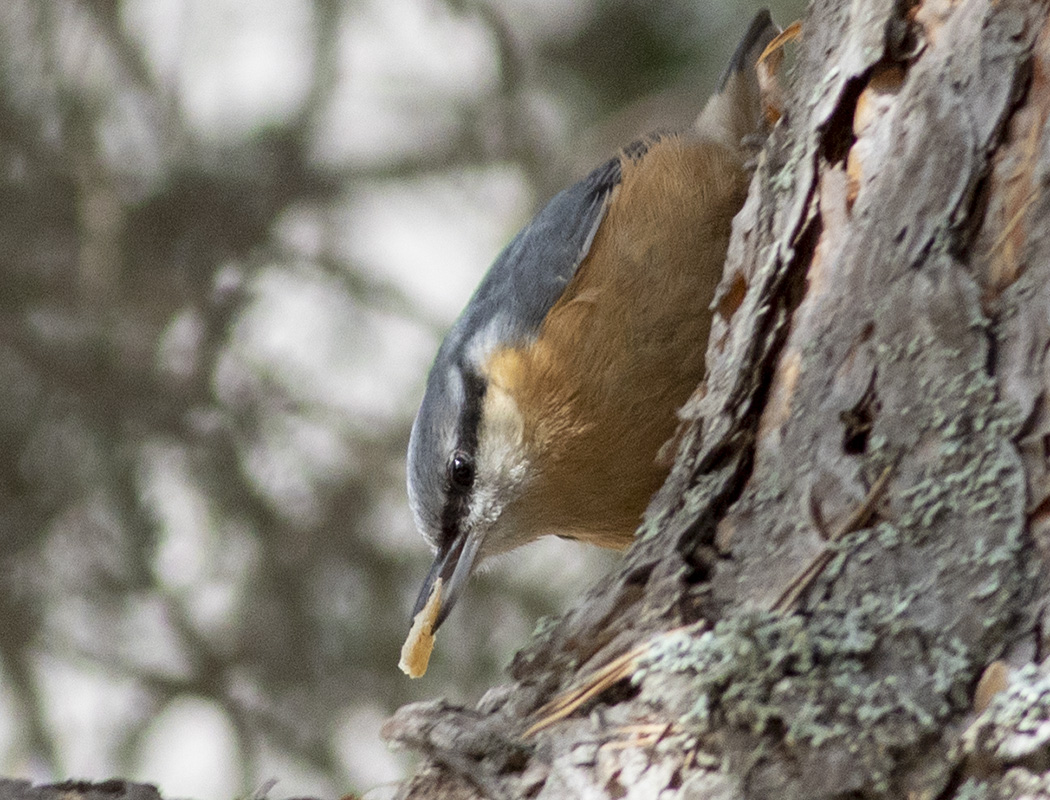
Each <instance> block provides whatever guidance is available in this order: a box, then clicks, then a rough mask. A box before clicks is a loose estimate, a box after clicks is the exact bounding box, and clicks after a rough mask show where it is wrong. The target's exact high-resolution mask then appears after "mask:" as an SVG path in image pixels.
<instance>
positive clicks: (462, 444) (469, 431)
mask: <svg viewBox="0 0 1050 800" xmlns="http://www.w3.org/2000/svg"><path fill="white" fill-rule="evenodd" d="M460 375H461V376H462V378H463V394H464V397H463V407H462V408H461V410H460V414H459V419H458V420H457V424H456V433H457V443H456V447H455V449H454V450H453V451H452V453H450V454H449V459H448V461H447V462H446V465H445V469H446V472H445V477H446V481H447V485H448V492H447V493H446V496H445V506H444V508H442V510H441V540H442V542H445V541H447V540H449V539H451V538H453V537H454V536H456V534H457V533H459V530H460V527H461V525H462V522H463V519H464V518H465V517H466V516H467V514H469V513H470V494H471V489H472V488H473V486H474V478H475V475H476V470H475V462H474V454H475V453H476V452H477V449H478V428H479V427H480V425H481V406H482V404H483V403H484V401H485V379H484V378H482V377H481V376H480V375H478V374H476V373H475V372H473V371H471V370H470V369H469V368H468V367H467V366H466V365H463V364H461V365H460ZM457 456H459V457H460V458H461V459H462V460H463V461H464V462H465V464H469V467H468V469H469V473H470V475H469V480H465V478H466V477H467V474H466V472H464V471H462V469H461V470H460V478H461V479H463V480H462V482H460V481H457V480H456V479H455V478H454V477H453V475H452V472H453V470H452V462H453V460H454V459H455V458H456V457H457Z"/></svg>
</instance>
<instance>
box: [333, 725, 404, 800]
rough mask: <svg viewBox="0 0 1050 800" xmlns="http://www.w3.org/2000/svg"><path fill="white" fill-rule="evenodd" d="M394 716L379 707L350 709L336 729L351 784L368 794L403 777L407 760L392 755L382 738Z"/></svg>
mask: <svg viewBox="0 0 1050 800" xmlns="http://www.w3.org/2000/svg"><path fill="white" fill-rule="evenodd" d="M389 716H390V713H389V712H388V711H387V710H386V709H383V708H380V707H379V706H374V705H363V706H359V707H357V708H353V709H349V710H348V711H347V712H346V715H345V716H344V717H343V719H342V721H341V722H340V723H339V724H338V727H337V728H336V731H335V735H334V739H335V744H334V749H335V753H336V756H337V757H338V758H339V761H340V762H341V763H342V765H343V768H344V769H345V770H346V771H347V773H348V774H349V775H350V782H351V784H352V785H353V786H354V787H355V788H356V789H358V790H359V791H367V790H369V789H372V788H373V787H376V786H379V785H380V784H384V783H390V782H392V781H396V780H397V779H398V778H400V777H401V776H402V774H403V773H404V769H405V761H406V759H405V758H403V757H399V756H397V755H395V754H394V753H392V752H391V751H390V750H389V749H388V748H387V746H386V744H384V743H383V741H382V739H380V738H379V729H380V728H381V727H382V726H383V723H384V722H386V720H387V718H388V717H389Z"/></svg>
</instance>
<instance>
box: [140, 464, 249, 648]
mask: <svg viewBox="0 0 1050 800" xmlns="http://www.w3.org/2000/svg"><path fill="white" fill-rule="evenodd" d="M140 475H141V477H140V481H141V487H142V488H141V491H142V493H143V495H144V496H145V497H146V498H147V501H148V505H149V507H150V508H151V509H152V510H153V513H154V515H155V516H156V521H157V523H158V531H157V545H156V548H155V551H154V552H155V555H154V558H153V563H152V567H153V572H154V574H155V575H156V577H157V580H158V583H159V584H160V585H161V586H162V587H164V588H166V589H168V590H169V591H170V593H171V602H178V603H180V605H181V606H182V607H183V608H184V609H185V611H186V613H187V614H188V616H189V618H190V620H191V621H192V622H193V623H194V625H195V627H196V628H197V630H198V631H199V632H200V633H202V634H204V635H206V636H209V637H210V638H211V639H212V640H213V641H216V640H219V639H221V638H222V637H224V636H226V635H228V634H229V633H230V630H231V628H233V627H234V626H235V624H236V612H237V610H238V608H239V603H240V600H241V598H242V596H243V589H244V587H245V584H246V582H247V581H248V580H249V579H250V576H251V575H252V570H253V567H254V566H255V564H256V563H257V561H258V558H257V556H258V552H257V551H258V547H259V546H258V543H257V542H256V541H255V539H254V536H253V533H252V532H251V531H248V530H245V529H243V528H241V527H239V526H238V524H237V523H236V522H235V521H232V520H220V519H217V518H216V516H215V515H214V514H213V513H212V511H211V509H210V508H209V507H208V503H207V500H206V498H205V495H204V493H203V492H201V491H200V489H199V487H198V486H197V485H196V482H195V480H194V478H193V474H192V470H191V468H190V465H189V464H188V463H187V459H186V454H185V453H184V452H183V451H182V449H181V448H179V447H176V446H174V445H167V444H161V443H154V444H152V445H150V446H147V447H145V448H144V449H143V453H142V468H141V472H140Z"/></svg>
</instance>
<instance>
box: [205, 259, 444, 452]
mask: <svg viewBox="0 0 1050 800" xmlns="http://www.w3.org/2000/svg"><path fill="white" fill-rule="evenodd" d="M252 288H253V290H254V301H253V302H252V304H251V305H250V307H249V308H248V309H247V310H246V311H245V312H244V314H242V316H241V318H240V319H239V321H238V322H237V324H236V326H235V328H234V331H233V333H232V336H231V345H230V348H229V351H228V353H227V356H226V359H225V360H227V361H232V362H235V363H227V364H225V366H224V367H222V369H221V370H220V375H219V378H218V382H219V389H218V390H219V393H220V395H224V393H226V392H227V391H228V390H232V387H233V386H234V385H235V384H236V382H237V381H238V380H242V379H243V380H251V379H252V378H251V376H252V375H256V376H258V375H263V376H266V377H267V378H269V379H275V380H276V381H277V382H278V384H279V385H280V386H281V388H282V389H283V390H284V391H286V392H287V394H288V395H289V396H290V397H291V398H293V399H295V400H299V401H302V402H304V403H306V404H309V405H314V406H315V407H316V408H317V409H318V410H319V411H323V410H325V409H328V410H331V411H337V412H339V413H340V414H341V415H342V420H343V423H344V424H346V425H348V426H350V427H351V428H353V429H354V430H355V431H357V432H362V431H363V432H370V431H371V430H373V429H374V427H375V426H383V425H390V424H391V423H393V422H396V421H398V420H400V419H403V418H404V417H405V416H406V415H407V414H408V413H410V410H411V407H412V406H413V405H414V403H415V400H411V401H410V400H409V398H412V397H414V395H415V394H416V386H417V385H418V384H419V383H421V378H420V374H421V373H424V372H425V371H426V367H427V364H428V363H429V361H430V359H431V358H433V351H432V349H431V348H432V347H433V344H432V337H431V336H430V335H429V334H428V333H427V332H426V331H425V330H423V329H422V327H421V326H420V325H418V324H417V323H415V322H414V321H411V320H407V319H403V318H401V317H399V316H397V315H395V314H391V313H384V312H381V311H377V310H375V309H373V308H369V307H367V306H365V305H362V304H359V303H357V302H356V301H355V300H354V299H353V298H352V297H351V296H350V295H349V294H348V293H347V291H346V288H345V287H344V286H343V284H342V283H340V281H339V280H338V279H336V278H334V277H331V276H328V275H325V274H324V273H322V272H321V271H320V270H316V269H313V268H311V267H308V266H298V267H297V266H290V265H289V266H283V265H274V266H273V267H271V268H268V269H266V270H263V271H262V272H261V273H259V275H258V277H257V279H256V280H255V282H254V284H253V287H252ZM224 384H227V385H226V386H224ZM319 422H323V423H324V425H323V427H327V428H331V420H320V421H319ZM307 433H308V432H307V431H304V432H303V435H307ZM310 446H311V448H312V449H314V452H315V453H317V456H318V458H319V459H320V460H321V461H323V462H325V463H324V464H323V465H321V466H323V467H324V468H325V469H330V468H332V467H334V466H336V464H337V462H338V460H339V458H340V456H339V455H338V453H334V452H333V451H332V450H331V449H326V447H327V446H326V445H325V443H324V442H320V441H316V440H315V441H312V442H311V443H310Z"/></svg>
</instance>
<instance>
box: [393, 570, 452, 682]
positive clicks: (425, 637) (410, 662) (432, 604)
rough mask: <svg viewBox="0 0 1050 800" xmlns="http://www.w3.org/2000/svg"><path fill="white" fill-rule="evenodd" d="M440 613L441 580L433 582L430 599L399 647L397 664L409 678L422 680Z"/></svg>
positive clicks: (432, 647)
mask: <svg viewBox="0 0 1050 800" xmlns="http://www.w3.org/2000/svg"><path fill="white" fill-rule="evenodd" d="M440 611H441V578H438V579H437V580H436V581H434V588H433V589H431V590H430V597H428V598H427V604H426V605H425V606H423V610H422V611H420V612H419V613H418V614H416V617H415V619H413V620H412V629H411V630H410V631H409V632H408V638H407V639H405V643H404V644H403V645H401V660H400V661H399V662H398V663H397V665H398V667H400V668H401V671H402V672H403V673H405V674H406V675H407V676H408V677H410V678H422V677H423V676H424V675H425V674H426V671H427V664H429V663H430V654H431V653H432V652H433V651H434V633H433V631H434V623H435V622H437V617H438V612H440Z"/></svg>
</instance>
